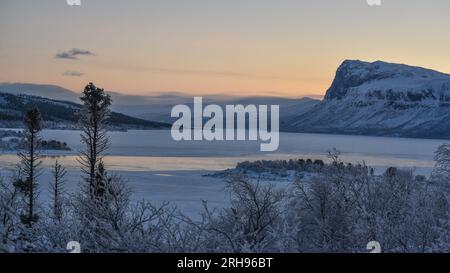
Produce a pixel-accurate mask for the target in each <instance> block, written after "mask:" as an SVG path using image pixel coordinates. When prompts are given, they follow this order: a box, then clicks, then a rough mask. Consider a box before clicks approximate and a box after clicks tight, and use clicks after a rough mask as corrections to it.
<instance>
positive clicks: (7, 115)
mask: <svg viewBox="0 0 450 273" xmlns="http://www.w3.org/2000/svg"><path fill="white" fill-rule="evenodd" d="M34 106H37V107H38V108H39V109H40V110H41V112H42V116H43V119H44V121H45V127H46V128H52V129H55V128H61V129H72V128H73V129H75V128H77V122H78V112H79V111H80V110H81V109H82V106H81V104H77V103H74V102H68V101H61V100H54V99H48V98H44V97H37V96H30V95H13V94H8V93H0V126H1V127H21V126H22V120H23V115H24V113H25V112H26V111H27V110H28V109H30V108H32V107H34ZM109 124H110V127H111V128H112V129H120V130H122V129H164V128H169V127H170V126H171V125H170V124H167V123H162V122H154V121H148V120H143V119H139V118H134V117H130V116H127V115H124V114H120V113H116V112H112V113H111V117H110V119H109Z"/></svg>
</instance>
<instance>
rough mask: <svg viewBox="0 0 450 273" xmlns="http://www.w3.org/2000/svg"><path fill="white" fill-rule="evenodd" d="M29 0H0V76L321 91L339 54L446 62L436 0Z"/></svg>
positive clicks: (440, 2) (138, 90) (153, 86)
mask: <svg viewBox="0 0 450 273" xmlns="http://www.w3.org/2000/svg"><path fill="white" fill-rule="evenodd" d="M30 2H31V1H12V0H7V1H2V2H1V3H0V59H1V62H0V82H26V83H42V84H55V85H59V86H62V87H65V88H68V89H71V90H73V91H79V92H80V91H81V90H82V89H83V87H84V86H85V85H86V83H88V82H90V81H92V82H94V83H96V85H98V86H100V87H102V88H105V89H106V90H111V91H117V92H121V93H126V94H136V95H154V94H160V93H164V92H182V93H188V94H203V95H204V94H225V95H233V96H286V97H302V96H314V97H321V96H323V95H324V93H325V91H326V90H327V88H328V87H329V86H330V84H331V82H332V80H333V77H334V74H335V71H336V69H337V67H338V66H339V65H340V63H341V62H342V61H344V60H345V59H359V60H364V61H376V60H382V61H387V62H395V63H405V64H409V65H414V66H422V67H426V68H431V69H435V70H438V71H441V72H444V73H450V62H449V60H450V51H449V50H448V48H449V46H450V35H446V33H448V29H450V16H448V10H450V1H448V0H436V1H433V3H429V1H421V0H398V1H392V2H387V3H383V5H382V6H381V7H375V8H374V7H369V6H367V4H366V3H365V1H364V0H349V1H345V2H344V1H327V0H317V1H307V0H301V1H300V0H299V1H288V0H280V1H269V0H260V1H256V0H245V1H239V2H233V1H220V2H214V3H211V2H210V1H207V0H192V1H189V3H187V1H175V0H174V1H156V0H155V1H143V0H133V1H116V0H111V1H108V5H105V2H104V1H99V0H91V1H84V2H83V4H82V6H81V7H69V6H67V5H66V4H65V1H58V3H56V2H55V1H51V0H43V1H39V3H37V1H33V2H31V3H30ZM417 18H420V20H418V19H417ZM73 48H78V49H83V50H88V51H89V52H92V54H90V53H89V54H84V55H83V54H80V55H76V56H72V57H73V58H56V57H55V56H56V55H57V54H61V53H67V52H68V51H69V52H70V50H71V49H73ZM67 72H70V73H67Z"/></svg>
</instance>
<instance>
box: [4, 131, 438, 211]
mask: <svg viewBox="0 0 450 273" xmlns="http://www.w3.org/2000/svg"><path fill="white" fill-rule="evenodd" d="M110 136H111V149H110V150H109V155H108V157H107V158H106V160H105V161H106V164H107V167H108V170H109V171H111V172H115V173H117V174H119V175H121V176H122V177H123V178H125V179H126V180H127V181H128V183H129V185H130V186H131V188H132V189H133V193H134V194H133V199H135V200H140V199H147V200H150V201H153V202H163V201H170V202H171V203H172V204H174V205H177V206H178V207H179V208H180V209H181V210H182V211H183V212H184V213H186V214H189V215H191V216H194V217H195V215H196V214H198V212H199V211H200V210H201V207H202V203H201V201H202V200H206V201H208V203H209V204H210V206H211V207H216V208H220V207H223V206H224V205H226V204H227V202H228V194H227V193H226V192H225V191H224V183H223V181H222V180H221V179H220V178H214V177H206V176H203V175H204V174H208V173H211V172H214V171H218V170H224V169H227V168H233V167H234V166H235V165H236V163H238V162H242V161H247V160H248V161H254V160H272V159H290V158H312V159H324V160H326V156H325V155H326V152H327V150H328V149H332V148H333V147H336V148H337V149H339V150H340V151H342V156H341V158H342V160H343V161H345V162H351V163H358V162H363V161H364V162H365V163H366V164H367V165H369V166H372V167H374V168H375V169H376V170H377V171H378V172H381V171H384V169H385V168H386V167H387V166H397V167H408V168H409V167H417V171H416V172H417V173H420V174H425V175H428V174H429V172H430V170H431V167H432V166H433V164H434V162H433V153H434V151H435V150H436V148H437V147H438V146H439V145H440V144H442V143H443V141H442V140H426V139H406V138H387V137H363V136H341V135H320V134H296V133H281V134H280V149H279V150H278V151H277V152H273V153H263V152H260V151H259V143H257V142H249V141H243V142H238V141H237V142H236V141H235V142H206V141H201V142H200V141H190V142H175V141H173V140H172V138H171V136H170V131H168V130H164V131H161V130H156V131H138V130H136V131H128V132H111V133H110ZM43 137H44V138H46V139H50V138H51V139H56V140H59V141H64V142H67V143H68V145H69V146H70V147H71V148H72V151H51V152H47V154H48V155H51V156H52V157H46V158H44V164H43V168H44V171H43V173H42V175H41V177H40V179H39V182H40V191H41V199H42V200H46V199H47V196H48V181H49V180H50V171H49V168H48V167H49V166H51V165H52V164H53V163H54V161H55V159H56V158H57V159H58V160H59V162H60V163H61V164H63V165H64V166H65V167H66V168H67V169H68V176H67V181H68V185H67V189H68V191H69V192H73V191H74V190H76V188H77V185H78V183H79V181H80V172H79V164H78V163H77V161H76V158H77V151H79V150H81V149H82V146H81V145H80V143H79V132H77V131H68V130H45V131H44V132H43ZM55 156H58V157H55ZM17 160H18V159H17V156H16V155H15V154H13V153H11V152H9V153H4V154H2V155H0V175H1V176H3V177H5V176H8V175H9V174H10V172H9V171H8V169H11V168H13V167H14V164H15V163H17Z"/></svg>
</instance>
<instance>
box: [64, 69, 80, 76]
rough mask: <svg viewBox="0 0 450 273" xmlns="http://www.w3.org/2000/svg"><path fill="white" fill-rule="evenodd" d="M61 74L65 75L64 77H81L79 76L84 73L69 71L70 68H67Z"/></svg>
mask: <svg viewBox="0 0 450 273" xmlns="http://www.w3.org/2000/svg"><path fill="white" fill-rule="evenodd" d="M62 75H63V76H66V77H81V76H83V75H84V73H81V72H77V71H70V70H67V71H66V72H64V73H63V74H62Z"/></svg>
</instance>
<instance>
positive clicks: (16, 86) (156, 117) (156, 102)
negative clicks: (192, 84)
mask: <svg viewBox="0 0 450 273" xmlns="http://www.w3.org/2000/svg"><path fill="white" fill-rule="evenodd" d="M0 92H1V93H10V94H15V95H18V94H26V95H32V96H40V97H46V98H51V99H56V100H63V101H70V102H75V103H78V102H79V101H80V100H79V97H80V96H81V93H77V92H74V91H71V90H68V89H65V88H62V87H59V86H56V85H48V84H32V83H0ZM106 92H107V93H108V94H109V95H111V98H112V100H113V104H112V110H113V111H116V112H119V113H124V114H126V115H129V116H132V117H136V118H140V119H145V120H150V121H160V122H169V123H170V122H173V121H174V120H175V119H174V118H171V117H170V112H171V110H172V107H173V106H174V105H177V104H186V105H189V106H192V104H193V96H192V95H190V94H184V93H180V92H170V93H164V94H160V95H153V96H137V95H126V94H122V93H119V92H114V91H106ZM203 102H204V103H205V104H211V103H214V104H218V105H221V106H224V105H226V104H243V105H248V104H266V105H268V104H278V105H280V118H281V119H282V120H284V119H285V118H286V117H289V116H293V115H300V114H303V113H305V112H306V111H308V110H310V109H311V108H312V107H313V106H315V105H316V104H318V103H319V102H320V101H319V100H315V99H311V98H298V99H296V98H283V97H257V96H252V97H233V96H229V95H206V96H203Z"/></svg>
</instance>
